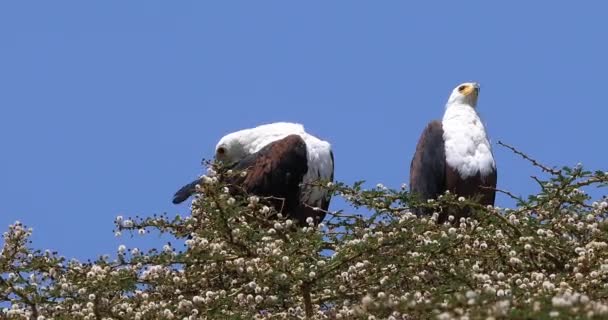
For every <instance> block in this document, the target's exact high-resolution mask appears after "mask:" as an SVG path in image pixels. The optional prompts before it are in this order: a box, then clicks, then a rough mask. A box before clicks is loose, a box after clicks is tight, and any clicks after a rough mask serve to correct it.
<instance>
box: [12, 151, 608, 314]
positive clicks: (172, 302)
mask: <svg viewBox="0 0 608 320" xmlns="http://www.w3.org/2000/svg"><path fill="white" fill-rule="evenodd" d="M507 147H508V146H507ZM509 148H510V147H509ZM513 151H514V152H515V153H517V154H519V155H521V156H522V157H523V158H524V159H526V160H528V161H529V162H530V163H531V164H532V165H534V166H536V167H538V168H539V170H541V171H543V173H544V175H545V176H546V178H537V177H534V178H533V179H534V181H536V182H537V183H538V185H539V192H538V194H535V195H531V196H529V197H528V198H527V199H520V198H517V197H515V196H514V195H512V194H511V193H510V192H507V191H501V190H499V191H498V192H503V193H504V194H506V195H508V196H510V197H513V198H514V199H515V200H517V206H516V207H514V208H506V209H503V208H498V207H482V206H480V205H478V204H476V203H475V202H474V201H472V200H471V199H464V198H458V197H456V196H454V195H451V194H449V193H446V194H445V195H443V196H441V197H440V198H439V199H437V200H436V201H431V202H427V203H422V202H419V201H417V199H416V197H415V195H412V194H410V193H409V192H408V190H407V188H405V187H403V188H401V189H399V190H393V189H388V188H385V187H384V186H381V185H378V186H376V187H375V188H371V189H364V188H363V187H362V186H363V184H362V183H355V184H354V185H345V184H343V183H327V182H319V184H320V185H322V186H323V187H326V188H328V189H330V190H331V192H332V193H333V194H334V197H342V198H343V199H344V200H346V202H347V203H349V205H350V206H349V207H348V208H346V209H344V210H340V211H337V212H327V217H326V218H325V220H324V221H323V222H322V223H321V224H319V225H313V224H312V221H311V224H309V225H307V226H301V225H297V224H296V223H295V222H293V221H291V220H289V219H286V218H285V217H281V216H280V215H279V216H278V217H277V213H276V212H275V211H274V210H273V209H272V208H270V207H268V206H266V205H265V200H266V199H263V198H262V199H261V198H258V197H255V196H251V195H242V196H240V195H238V196H237V195H235V196H232V195H230V194H229V193H228V188H227V187H226V186H225V185H223V184H222V183H221V182H220V181H221V179H218V176H219V175H220V174H215V175H209V176H208V177H206V178H205V179H204V180H205V182H204V183H203V184H202V185H200V190H199V191H200V194H201V196H197V197H196V199H195V200H193V202H192V209H191V212H190V214H188V215H184V216H175V217H169V216H167V215H162V216H153V217H147V218H125V217H117V219H116V221H115V223H116V229H117V230H116V231H117V232H122V233H129V232H132V233H147V232H152V233H168V234H170V235H172V236H174V237H175V238H176V241H175V242H174V243H175V244H179V245H176V246H171V245H169V244H167V245H165V246H164V247H163V248H158V250H151V251H149V252H142V251H140V250H139V249H137V248H127V247H126V246H124V245H123V246H120V247H119V248H118V251H117V254H116V256H115V258H112V259H110V258H109V257H101V258H99V259H97V260H95V261H92V262H86V263H85V262H80V261H76V260H69V259H67V258H64V257H62V256H61V255H59V254H57V253H55V252H50V251H42V250H37V249H35V248H33V247H32V246H31V243H30V241H29V238H30V236H31V230H30V229H28V228H27V227H26V226H25V225H23V224H21V223H18V222H17V223H15V224H13V225H11V226H10V227H9V229H8V231H6V232H5V233H4V244H3V248H2V252H1V254H0V270H1V271H2V277H1V278H0V298H1V299H2V300H3V301H4V302H5V304H4V305H5V306H6V308H5V309H4V310H2V313H1V315H2V317H3V318H7V319H51V318H54V319H254V318H255V319H298V318H300V319H306V318H309V319H387V318H388V319H429V318H430V319H433V318H436V319H505V318H529V319H548V318H552V319H572V318H581V319H583V318H584V319H587V318H598V319H599V318H606V317H608V283H607V282H606V280H607V278H608V248H607V247H608V232H607V231H608V230H607V229H608V223H607V222H606V221H607V220H606V216H607V213H608V200H606V199H605V198H602V199H592V198H591V197H590V196H589V195H587V194H586V193H585V189H588V188H595V187H605V186H606V185H608V173H605V172H602V171H596V172H590V171H587V170H585V169H583V167H582V166H578V165H577V166H574V167H563V168H561V169H555V168H548V167H546V166H543V165H541V164H539V163H538V162H536V161H535V160H533V159H530V158H529V157H528V156H526V155H525V154H523V153H520V152H519V151H517V150H515V149H513ZM232 174H240V173H232ZM415 206H425V207H430V208H434V210H435V211H436V212H437V213H436V214H434V215H433V216H429V217H416V216H414V215H413V214H411V213H410V212H409V210H410V208H412V207H415ZM449 206H469V207H471V208H472V210H473V215H472V216H471V217H470V218H466V219H464V218H463V219H460V221H454V219H451V220H450V222H449V223H446V224H437V223H436V219H437V216H438V213H439V212H441V210H443V209H445V208H446V207H449ZM361 210H365V211H367V212H369V213H366V214H362V213H357V212H361ZM353 212H354V213H353Z"/></svg>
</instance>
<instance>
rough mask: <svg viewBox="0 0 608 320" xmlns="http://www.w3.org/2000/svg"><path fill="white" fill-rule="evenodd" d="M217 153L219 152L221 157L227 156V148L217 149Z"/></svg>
mask: <svg viewBox="0 0 608 320" xmlns="http://www.w3.org/2000/svg"><path fill="white" fill-rule="evenodd" d="M216 152H217V154H218V155H219V156H223V155H225V154H226V148H224V147H219V148H217V151H216Z"/></svg>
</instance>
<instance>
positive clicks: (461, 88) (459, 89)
mask: <svg viewBox="0 0 608 320" xmlns="http://www.w3.org/2000/svg"><path fill="white" fill-rule="evenodd" d="M466 88H467V86H466V85H465V84H463V85H461V86H460V87H458V92H463V91H464V90H465V89H466Z"/></svg>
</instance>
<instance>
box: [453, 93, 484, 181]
mask: <svg viewBox="0 0 608 320" xmlns="http://www.w3.org/2000/svg"><path fill="white" fill-rule="evenodd" d="M476 103H477V99H476V97H475V98H474V100H471V98H469V97H464V96H462V95H461V94H460V93H459V92H458V91H457V89H455V90H454V92H453V93H452V96H450V99H449V100H448V103H447V105H446V111H445V114H444V115H443V121H442V125H443V139H444V141H445V155H446V162H447V164H448V165H449V166H451V167H453V168H455V169H457V170H458V173H459V174H460V176H461V177H462V178H467V177H470V176H474V175H476V174H477V173H481V176H482V177H485V176H487V175H488V174H490V173H491V172H492V171H493V170H495V168H496V163H495V161H494V157H493V156H492V148H491V145H490V142H489V141H488V138H487V135H486V131H485V128H484V125H483V123H482V122H481V119H480V118H479V115H478V114H477V111H476V110H475V106H476Z"/></svg>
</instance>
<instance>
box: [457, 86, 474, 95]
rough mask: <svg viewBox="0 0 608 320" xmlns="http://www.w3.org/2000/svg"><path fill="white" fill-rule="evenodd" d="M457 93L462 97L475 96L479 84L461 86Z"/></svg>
mask: <svg viewBox="0 0 608 320" xmlns="http://www.w3.org/2000/svg"><path fill="white" fill-rule="evenodd" d="M458 91H459V92H460V94H462V95H463V96H468V95H470V94H475V95H476V96H477V95H478V94H479V84H477V83H466V84H463V85H461V86H460V87H459V88H458Z"/></svg>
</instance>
